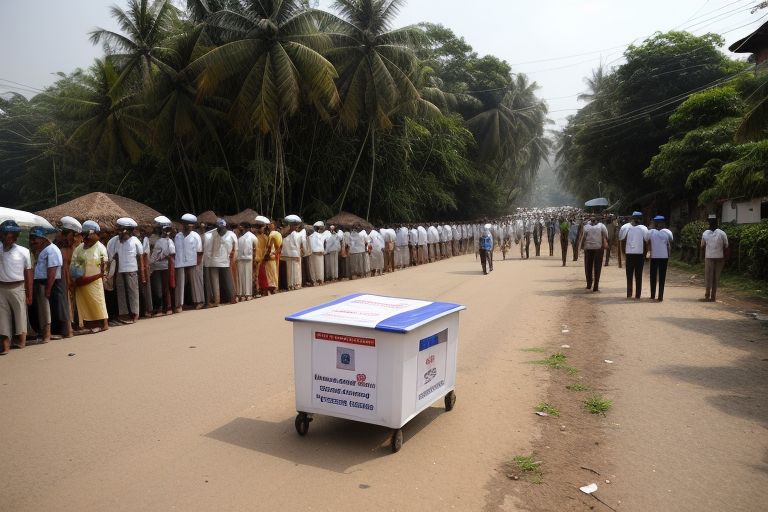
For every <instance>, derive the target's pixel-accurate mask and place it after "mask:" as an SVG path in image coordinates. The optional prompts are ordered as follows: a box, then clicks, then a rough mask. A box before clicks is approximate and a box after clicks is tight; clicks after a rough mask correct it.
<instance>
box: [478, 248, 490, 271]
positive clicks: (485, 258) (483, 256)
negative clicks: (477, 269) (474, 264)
mask: <svg viewBox="0 0 768 512" xmlns="http://www.w3.org/2000/svg"><path fill="white" fill-rule="evenodd" d="M480 265H481V266H482V267H483V274H487V273H488V271H487V270H486V265H487V266H488V269H489V270H493V250H490V251H489V250H486V249H480Z"/></svg>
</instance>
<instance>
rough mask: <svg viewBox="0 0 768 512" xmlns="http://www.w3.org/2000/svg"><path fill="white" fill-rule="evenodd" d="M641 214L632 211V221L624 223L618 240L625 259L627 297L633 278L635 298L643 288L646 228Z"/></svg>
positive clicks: (630, 295) (637, 297)
mask: <svg viewBox="0 0 768 512" xmlns="http://www.w3.org/2000/svg"><path fill="white" fill-rule="evenodd" d="M642 220H643V214H642V213H641V212H637V211H636V212H632V221H631V222H628V223H626V224H624V225H623V226H622V227H621V231H620V232H619V240H620V243H621V246H622V250H623V251H624V255H625V256H626V261H627V265H626V266H627V269H626V272H627V298H628V299H629V298H631V297H632V278H633V277H634V279H635V299H639V298H640V293H641V291H642V288H643V265H644V264H645V254H646V252H647V248H648V246H647V242H648V228H646V227H645V226H643V224H642Z"/></svg>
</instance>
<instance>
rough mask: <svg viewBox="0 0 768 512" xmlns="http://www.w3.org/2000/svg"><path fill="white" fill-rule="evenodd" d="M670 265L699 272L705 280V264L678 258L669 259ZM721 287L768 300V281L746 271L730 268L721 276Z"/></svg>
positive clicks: (690, 271)
mask: <svg viewBox="0 0 768 512" xmlns="http://www.w3.org/2000/svg"><path fill="white" fill-rule="evenodd" d="M669 266H670V267H672V268H676V269H678V270H682V271H684V272H687V273H690V274H697V275H698V277H699V279H700V280H701V282H702V286H703V282H704V264H703V263H696V264H692V263H687V262H684V261H682V260H679V259H677V258H670V259H669ZM719 287H720V288H724V289H725V290H724V291H729V292H739V293H744V294H746V295H748V296H751V297H753V298H757V299H761V300H768V283H767V282H766V281H762V280H760V279H753V278H751V277H749V276H748V275H746V274H744V273H740V272H738V271H737V270H734V269H732V268H728V269H726V270H724V271H723V273H722V274H721V276H720V285H719Z"/></svg>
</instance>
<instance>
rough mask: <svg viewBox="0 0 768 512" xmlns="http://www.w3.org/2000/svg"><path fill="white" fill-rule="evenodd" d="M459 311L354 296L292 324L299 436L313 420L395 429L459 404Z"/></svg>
mask: <svg viewBox="0 0 768 512" xmlns="http://www.w3.org/2000/svg"><path fill="white" fill-rule="evenodd" d="M464 309H466V308H465V307H464V306H462V305H460V304H452V303H448V302H433V301H427V300H418V299H406V298H399V297H385V296H380V295H370V294H363V293H359V294H353V295H348V296H345V297H342V298H339V299H337V300H334V301H332V302H328V303H326V304H321V305H319V306H315V307H312V308H309V309H305V310H303V311H299V312H298V313H294V314H292V315H289V316H287V317H286V320H288V321H291V322H293V364H294V374H295V386H296V410H297V412H298V414H297V416H296V421H295V426H296V431H297V432H298V433H299V434H300V435H302V436H303V435H306V434H307V432H308V431H309V423H310V422H311V421H312V419H313V417H314V415H327V416H334V417H337V418H344V419H348V420H353V421H362V422H365V423H372V424H374V425H382V426H384V427H389V428H391V429H392V440H391V447H392V451H393V452H397V451H399V450H400V448H401V446H402V442H403V435H402V430H401V429H402V427H403V426H404V425H405V424H406V423H408V421H410V420H411V419H412V418H413V417H414V416H416V415H417V414H419V413H420V412H421V411H423V410H424V409H426V408H427V407H430V406H431V405H432V404H434V403H435V402H436V401H438V400H440V399H443V400H444V402H445V409H446V411H450V410H451V409H452V408H453V405H454V403H455V401H456V394H455V391H454V388H455V386H456V355H457V352H458V345H459V311H462V310H464Z"/></svg>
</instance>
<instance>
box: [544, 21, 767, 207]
mask: <svg viewBox="0 0 768 512" xmlns="http://www.w3.org/2000/svg"><path fill="white" fill-rule="evenodd" d="M722 44H723V42H722V39H721V38H720V37H719V36H717V35H713V34H707V35H704V36H694V35H691V34H689V33H685V32H669V33H664V34H661V33H658V34H655V35H654V36H653V37H651V38H649V39H647V40H646V41H645V42H644V43H643V44H641V45H639V46H631V47H629V49H628V50H627V51H626V52H625V58H626V62H625V63H624V64H622V65H620V66H618V67H617V68H615V69H611V70H604V69H599V70H597V71H596V72H595V73H594V74H593V76H592V78H591V79H589V80H588V85H589V87H590V89H591V91H589V92H588V93H587V94H585V95H583V96H582V97H583V99H585V100H588V101H589V103H588V104H587V105H586V106H585V107H584V108H582V109H581V110H579V112H578V113H577V114H576V115H575V116H572V117H571V118H570V120H569V123H568V125H567V127H566V128H565V130H564V131H563V132H562V134H561V135H560V137H559V140H558V159H559V168H558V170H559V174H560V178H561V180H562V182H563V183H564V184H565V185H566V186H567V187H568V189H569V190H570V191H572V192H573V193H574V194H576V195H577V196H579V197H580V198H583V199H586V198H589V197H594V196H595V195H596V194H597V192H598V190H599V188H602V191H603V194H604V195H608V196H610V197H611V198H613V200H617V199H618V200H620V203H621V204H622V205H623V207H624V208H625V209H629V208H635V209H636V208H640V207H648V206H652V207H655V208H663V207H664V205H665V204H668V203H669V202H670V201H673V200H690V201H691V202H692V203H693V204H694V205H695V203H696V202H697V200H698V199H701V200H702V201H708V200H710V199H712V198H713V197H715V196H718V195H719V194H722V193H724V192H726V191H727V192H728V193H734V192H735V191H737V188H736V187H735V181H736V179H735V178H734V179H730V180H726V179H725V177H724V176H722V177H720V178H719V179H718V177H719V176H720V175H721V174H722V173H724V172H725V169H726V168H728V165H731V162H734V161H735V160H737V159H738V160H743V162H742V165H740V166H736V167H734V168H733V169H732V171H731V173H730V174H731V175H732V176H734V177H736V176H738V177H739V179H741V177H742V176H744V175H749V176H752V177H757V175H756V174H755V172H756V171H755V169H756V165H757V162H758V161H760V159H761V158H762V157H763V154H762V153H761V152H760V151H759V148H757V147H755V148H753V150H752V151H751V152H746V149H742V148H739V147H738V146H737V144H736V143H735V142H734V136H735V135H736V133H737V131H738V130H739V129H740V126H741V125H742V124H743V119H744V116H745V115H746V114H747V113H748V112H749V109H750V108H754V104H755V102H756V101H758V99H759V96H760V91H761V90H763V89H762V86H761V85H760V84H761V81H764V78H761V77H757V78H756V77H754V75H753V74H751V73H752V71H751V69H749V67H748V65H747V64H745V63H742V62H737V61H734V60H731V59H729V58H727V57H726V56H725V55H724V54H722V53H721V52H720V50H719V47H720V46H722ZM763 138H764V136H763ZM762 162H763V163H766V162H767V161H766V160H762ZM716 184H720V185H716ZM713 187H716V188H715V189H713ZM752 188H753V189H754V184H753V185H752ZM741 191H743V190H741ZM741 191H739V192H741ZM721 197H722V196H721ZM726 197H727V196H726ZM717 198H719V197H717Z"/></svg>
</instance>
